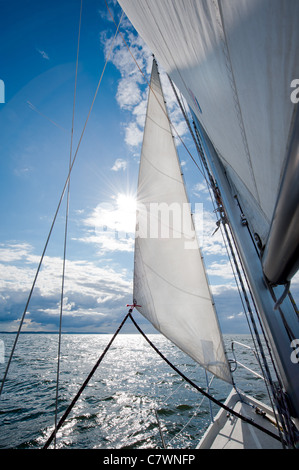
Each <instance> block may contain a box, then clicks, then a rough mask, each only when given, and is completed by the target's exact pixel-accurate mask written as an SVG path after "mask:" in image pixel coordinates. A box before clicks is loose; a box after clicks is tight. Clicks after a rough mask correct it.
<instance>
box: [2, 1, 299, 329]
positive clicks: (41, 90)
mask: <svg viewBox="0 0 299 470" xmlns="http://www.w3.org/2000/svg"><path fill="white" fill-rule="evenodd" d="M80 3H81V2H80V0H61V1H59V2H58V1H55V2H53V1H49V0H43V1H42V2H40V1H39V2H38V1H36V0H27V1H16V0H10V1H9V2H7V1H0V9H1V14H0V22H1V26H0V31H1V33H0V35H1V43H0V79H1V80H3V82H4V85H5V102H4V103H0V135H1V139H0V165H1V170H0V178H1V184H0V191H1V197H0V204H1V209H0V210H1V225H0V331H3V332H14V331H16V330H17V329H18V326H19V322H20V318H21V316H22V314H23V311H24V308H25V305H26V302H27V299H28V295H29V292H30V289H31V286H32V283H33V280H34V276H35V273H36V270H37V266H38V263H39V261H40V257H41V254H42V252H43V249H44V246H45V243H46V240H47V237H48V234H49V230H50V227H51V224H52V221H53V217H54V214H55V211H56V209H57V206H58V202H59V199H60V195H61V194H62V189H63V187H64V184H65V181H66V178H67V175H68V169H69V161H70V151H71V150H70V149H71V129H72V116H73V101H74V86H75V71H76V57H77V43H78V30H79V17H80ZM107 3H108V5H109V8H110V11H111V13H112V15H113V16H114V18H115V21H116V23H118V22H119V20H120V18H121V9H120V7H119V5H118V4H117V2H115V1H112V0H110V1H109V2H107ZM115 31H116V26H115V24H114V23H113V21H112V20H111V16H110V14H109V12H108V10H107V7H106V3H105V1H104V0H88V1H86V0H83V8H82V18H81V30H80V48H79V61H78V73H77V86H76V100H75V114H74V130H73V141H72V156H74V155H75V152H76V150H77V149H78V151H77V154H76V160H75V163H74V166H73V168H72V172H71V178H70V202H69V213H68V238H67V251H66V274H65V286H64V307H63V320H62V330H63V331H64V332H80V333H87V332H88V333H113V332H114V331H115V330H116V328H117V327H118V325H119V324H120V322H121V320H122V319H123V317H124V315H125V314H126V313H127V308H126V304H128V303H129V304H130V303H131V302H132V289H133V284H132V279H133V256H134V254H133V250H134V216H135V206H134V195H135V192H136V187H137V177H138V163H139V157H140V151H141V144H142V135H143V134H142V131H143V126H144V119H145V111H146V100H147V93H148V86H147V82H146V80H145V78H144V75H145V76H146V77H147V79H149V76H150V71H151V64H152V55H151V52H150V51H149V50H148V48H147V47H146V45H145V44H144V43H143V41H142V39H141V38H140V37H138V35H137V33H136V31H135V30H134V28H133V27H132V25H131V24H130V22H129V21H128V19H127V18H126V17H125V16H124V17H123V18H122V21H121V25H120V31H121V33H122V35H123V37H124V38H125V39H126V41H127V44H129V46H130V51H131V53H132V54H133V56H134V58H135V60H136V61H137V62H138V64H139V67H140V68H141V69H142V71H143V73H144V75H142V74H141V72H140V70H139V69H138V68H137V66H136V63H135V62H134V60H133V59H132V56H131V54H130V52H129V51H128V48H127V46H126V45H125V43H124V42H123V40H122V37H121V36H120V35H119V34H118V35H117V36H116V38H115V40H113V37H114V35H115ZM106 60H107V66H106V69H105V72H104V75H103V78H102V80H101V83H100V87H99V90H98V93H97V95H96V99H95V101H94V105H93V107H92V111H91V113H90V117H89V119H88V122H87V124H86V128H85V131H84V134H83V136H82V131H83V128H84V125H85V123H86V119H87V116H88V113H89V110H90V107H91V104H92V101H93V98H94V94H95V91H96V89H97V86H98V82H99V80H100V77H101V75H102V71H103V68H104V66H105V62H106ZM160 72H161V78H162V85H163V87H164V93H165V98H166V102H167V106H168V109H169V111H170V117H171V119H172V121H173V123H174V125H175V127H176V129H177V131H178V133H179V135H180V136H181V138H182V139H183V141H184V143H185V145H186V146H187V148H188V150H189V151H190V152H191V153H192V154H194V156H195V158H197V156H196V151H195V149H194V146H193V144H192V141H191V138H190V136H188V133H187V127H186V124H185V122H184V121H183V118H182V116H181V114H180V112H179V109H178V107H177V105H176V101H175V97H174V96H173V93H172V90H171V88H170V85H169V82H168V80H167V77H166V76H165V74H164V73H163V70H162V69H161V68H160ZM81 136H82V139H81ZM80 139H81V140H80ZM177 143H178V152H179V156H180V160H181V165H182V168H183V172H184V178H185V181H186V184H187V188H188V196H189V199H190V201H191V203H193V204H195V203H197V204H198V203H199V204H201V207H202V211H203V212H202V214H203V218H202V220H203V222H204V223H201V219H199V222H200V223H199V225H198V231H199V239H200V243H201V246H202V250H203V254H204V260H205V264H206V267H207V273H208V277H209V280H210V282H211V289H212V294H213V297H214V300H215V303H216V309H217V312H218V314H219V321H220V325H221V328H222V330H223V332H224V333H248V328H247V321H246V317H245V314H244V312H243V309H242V304H241V302H240V299H239V295H238V292H237V287H236V285H235V282H234V278H233V273H232V271H231V268H230V263H229V260H228V258H227V256H226V250H225V246H224V245H223V242H222V239H221V234H220V231H217V232H216V233H215V234H214V235H213V236H212V234H213V232H214V230H215V228H216V225H215V223H216V215H215V214H214V213H213V207H212V205H211V202H210V200H209V193H208V190H207V188H206V185H205V183H204V181H203V178H202V175H201V174H200V173H199V171H198V170H197V168H196V166H195V165H194V163H193V162H192V160H191V158H190V156H189V155H188V153H187V152H186V150H185V148H184V146H183V145H182V144H180V142H179V141H178V142H177ZM78 144H80V145H79V146H78ZM65 215H66V195H65V197H64V199H63V201H62V204H61V206H60V209H59V212H58V216H57V219H56V222H55V225H54V228H53V231H52V234H51V238H50V241H49V244H48V246H47V250H46V253H45V256H44V261H43V265H42V269H41V271H40V273H39V276H38V279H37V282H36V286H35V289H34V291H33V295H32V298H31V300H30V303H29V306H28V310H27V313H26V316H25V320H24V324H23V327H22V331H23V332H30V331H34V332H50V331H51V332H52V331H57V330H58V325H59V314H60V297H61V274H62V261H63V248H64V230H65ZM297 284H298V283H297ZM297 284H295V287H298V285H297ZM135 317H136V319H137V320H138V322H139V324H140V325H141V326H142V327H143V328H144V329H145V331H147V332H153V331H154V330H153V329H152V328H151V327H150V325H149V324H148V322H147V321H146V320H145V319H144V318H143V317H141V315H139V314H138V313H137V312H136V313H135ZM123 331H124V332H135V330H134V327H133V326H132V325H129V324H128V325H127V326H126V327H125V329H124V330H123Z"/></svg>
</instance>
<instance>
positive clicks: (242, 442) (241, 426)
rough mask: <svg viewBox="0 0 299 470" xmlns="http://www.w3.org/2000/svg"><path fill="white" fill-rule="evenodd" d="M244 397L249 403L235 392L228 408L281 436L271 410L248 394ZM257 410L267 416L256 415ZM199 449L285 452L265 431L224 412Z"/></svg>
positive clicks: (233, 391) (229, 398)
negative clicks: (279, 450) (241, 399)
mask: <svg viewBox="0 0 299 470" xmlns="http://www.w3.org/2000/svg"><path fill="white" fill-rule="evenodd" d="M241 396H242V398H243V399H244V400H245V402H246V403H244V402H241V401H240V397H239V395H238V394H237V393H236V391H235V390H232V392H231V393H230V395H229V396H228V398H227V400H226V402H225V405H227V406H229V407H230V408H231V409H233V410H234V411H236V412H237V413H239V414H241V415H242V416H245V417H246V418H251V419H252V420H253V421H254V422H255V423H257V424H259V425H260V426H262V427H263V428H266V429H267V430H269V431H271V432H272V433H274V434H277V435H278V431H277V427H276V426H275V417H274V414H273V411H272V409H271V408H269V407H268V406H266V405H265V404H263V403H261V402H259V401H258V400H255V399H254V398H252V397H250V396H248V395H244V394H242V395H241ZM247 403H249V404H247ZM251 405H252V406H251ZM256 407H257V408H258V409H259V410H261V411H262V412H264V413H266V414H265V415H262V414H259V413H257V412H256ZM272 423H273V424H272ZM197 449H282V444H281V443H280V442H279V441H278V440H276V439H274V438H272V437H271V436H269V435H268V434H265V433H264V432H263V431H260V430H259V429H257V428H255V427H254V426H251V425H250V424H248V423H246V422H244V421H243V420H241V419H240V418H237V417H236V416H233V415H231V414H228V413H227V411H226V410H224V409H221V410H220V411H219V413H218V414H217V415H216V417H215V419H214V422H213V423H211V424H210V426H209V427H208V429H207V431H206V432H205V434H204V435H203V437H202V439H201V440H200V442H199V444H198V446H197Z"/></svg>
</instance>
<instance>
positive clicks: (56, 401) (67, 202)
mask: <svg viewBox="0 0 299 470" xmlns="http://www.w3.org/2000/svg"><path fill="white" fill-rule="evenodd" d="M82 3H83V0H81V4H80V17H79V31H78V43H77V58H76V71H75V86H74V99H73V114H72V128H71V143H70V158H69V169H70V167H71V164H72V153H73V137H74V121H75V103H76V91H77V79H78V62H79V47H80V35H81V20H82ZM70 183H71V180H70V179H69V181H68V186H67V201H66V212H65V229H64V247H63V266H62V276H61V299H60V315H59V334H58V354H57V377H56V400H55V420H54V422H55V429H56V426H57V415H58V394H59V373H60V359H61V332H62V331H61V330H62V313H63V301H64V281H65V265H66V249H67V232H68V217H69V201H70ZM54 448H56V433H55V437H54Z"/></svg>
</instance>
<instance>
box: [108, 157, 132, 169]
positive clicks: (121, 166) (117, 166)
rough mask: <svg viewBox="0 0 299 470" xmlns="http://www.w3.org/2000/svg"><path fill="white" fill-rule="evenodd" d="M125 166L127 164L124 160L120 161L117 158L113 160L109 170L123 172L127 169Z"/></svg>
mask: <svg viewBox="0 0 299 470" xmlns="http://www.w3.org/2000/svg"><path fill="white" fill-rule="evenodd" d="M127 165H128V162H127V161H126V160H122V159H121V158H117V160H115V162H114V165H113V167H112V168H111V170H113V171H119V170H123V171H125V170H126V169H127Z"/></svg>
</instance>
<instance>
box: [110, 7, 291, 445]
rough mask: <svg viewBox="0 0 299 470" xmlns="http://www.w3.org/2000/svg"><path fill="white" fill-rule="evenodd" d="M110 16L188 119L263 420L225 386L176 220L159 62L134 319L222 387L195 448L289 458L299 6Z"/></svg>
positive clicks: (178, 210)
mask: <svg viewBox="0 0 299 470" xmlns="http://www.w3.org/2000/svg"><path fill="white" fill-rule="evenodd" d="M119 4H120V5H121V7H122V8H123V10H124V11H125V13H126V15H127V16H128V18H129V19H130V21H131V22H132V24H133V26H134V27H135V29H136V30H137V32H138V33H139V34H140V35H141V37H142V38H143V39H144V41H145V42H146V44H147V45H148V46H149V48H150V50H151V51H152V53H153V54H154V57H155V58H156V59H157V61H158V62H159V63H161V64H162V66H163V68H164V70H165V71H166V72H167V74H168V75H169V78H170V80H171V83H172V84H173V87H174V90H175V87H177V89H178V90H179V91H180V92H181V94H182V95H183V96H184V97H185V99H186V101H187V103H188V105H189V108H190V109H191V113H192V125H193V130H192V134H193V137H194V139H195V143H196V146H197V148H198V150H199V155H200V157H201V159H202V161H203V164H204V167H205V169H206V178H207V183H208V185H209V187H210V189H211V191H212V194H213V198H214V201H215V205H216V207H217V211H218V214H219V224H221V226H222V228H223V230H224V233H225V235H226V236H227V239H228V243H229V244H230V246H231V247H232V256H236V257H238V259H239V263H240V266H241V268H240V269H241V270H242V271H243V278H245V280H246V282H247V284H248V289H249V292H250V294H249V296H251V299H252V302H253V305H254V307H255V308H256V311H257V315H258V319H259V322H260V325H259V327H260V328H261V329H262V333H263V335H264V338H265V341H266V344H267V345H268V349H269V351H270V354H271V357H272V362H273V364H272V365H273V366H274V370H275V378H273V377H272V376H271V373H270V371H269V366H268V364H267V361H266V359H265V351H264V349H263V346H262V344H261V341H260V338H259V332H258V327H257V325H256V323H255V321H254V320H253V315H252V310H251V306H250V302H249V297H248V294H247V293H246V289H245V286H244V284H243V281H242V276H241V274H240V282H241V287H242V289H243V291H244V295H245V302H246V304H247V306H248V309H249V315H250V317H251V319H252V320H253V331H254V335H255V337H256V341H257V344H258V348H259V349H260V354H261V358H262V369H263V370H264V374H265V376H266V380H267V383H268V385H269V387H270V390H271V394H272V395H273V401H274V404H273V409H272V410H271V408H269V407H266V406H265V405H263V404H262V403H260V402H257V401H256V400H255V399H254V398H253V397H249V396H247V395H244V394H243V393H242V392H241V391H240V390H238V389H237V388H236V386H235V383H234V378H233V374H232V371H231V369H232V364H231V363H230V362H229V361H228V359H227V356H226V352H225V348H224V345H223V340H222V335H221V331H220V328H219V324H218V321H217V316H216V313H215V309H214V305H213V299H212V296H211V293H210V289H209V285H208V281H207V277H206V275H205V267H204V264H203V260H202V255H201V251H200V248H199V246H198V244H197V241H196V235H195V230H194V225H193V221H192V215H191V212H189V213H188V215H187V212H188V211H185V208H186V207H188V198H187V196H186V191H185V186H184V181H183V178H182V172H181V168H180V165H179V161H178V157H177V153H176V149H175V144H174V135H173V131H172V127H171V125H170V122H169V118H168V115H167V109H166V106H165V101H164V97H163V92H162V89H161V83H160V79H159V73H158V69H157V64H156V61H155V60H154V61H153V70H152V78H151V83H150V92H149V99H148V108H147V115H146V123H145V130H144V140H143V146H142V152H141V161H140V171H139V182H138V193H137V225H136V239H135V261H134V294H133V298H134V300H133V304H132V308H136V309H137V310H138V311H139V312H140V313H141V314H142V315H144V316H145V317H146V318H147V319H148V320H149V321H150V322H151V323H152V324H153V325H154V327H155V328H156V329H157V330H158V331H160V332H161V333H162V334H163V335H165V336H166V337H167V338H169V339H170V340H171V341H172V342H173V343H174V344H176V345H177V346H178V347H179V348H181V349H182V350H183V351H184V352H186V353H187V354H189V355H190V356H191V357H192V358H193V359H194V360H195V361H197V362H199V363H200V364H201V365H202V366H203V367H204V368H205V369H206V370H208V371H210V372H211V373H212V374H215V375H216V376H217V377H219V378H221V379H222V380H224V381H226V382H228V383H230V384H232V392H231V394H230V395H229V396H228V398H227V401H226V402H225V404H224V406H222V409H221V410H220V412H219V414H218V415H217V417H216V418H215V419H214V421H213V422H212V423H211V425H210V427H209V429H208V430H207V432H206V433H205V435H204V436H203V438H202V440H201V441H200V443H199V445H198V448H276V447H278V448H281V447H284V448H294V447H296V446H297V444H298V425H299V421H298V418H299V366H298V361H297V360H296V359H295V356H296V346H297V344H298V338H299V324H298V310H297V307H296V306H295V304H294V301H293V298H292V295H291V292H290V282H291V279H292V277H293V276H294V274H295V273H296V272H297V270H298V266H299V256H298V254H299V204H298V203H299V186H298V176H299V154H298V138H299V116H298V110H297V107H296V102H294V100H292V97H291V92H292V88H290V87H291V86H292V85H291V84H292V83H293V80H294V78H296V77H297V75H298V49H297V44H298V40H299V37H298V34H299V33H298V28H297V18H298V17H299V4H298V2H297V1H296V0H294V1H293V0H288V1H282V0H270V1H269V0H259V1H252V0H247V1H246V0H244V1H240V2H233V1H212V0H211V1H209V0H184V1H181V0H165V1H163V2H161V1H160V0H150V1H147V0H119ZM296 74H297V75H296ZM181 108H182V111H183V112H184V107H183V105H182V104H181ZM186 119H187V122H188V118H187V116H186ZM188 125H189V127H190V129H191V124H190V122H188ZM163 207H164V209H165V208H166V213H165V212H164V214H163ZM158 209H160V211H159V210H158ZM167 209H168V212H167ZM178 214H179V215H178ZM163 230H164V231H165V230H166V232H167V235H164V236H163ZM236 269H237V270H238V271H239V268H238V264H237V263H236Z"/></svg>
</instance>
